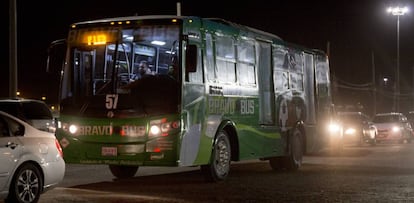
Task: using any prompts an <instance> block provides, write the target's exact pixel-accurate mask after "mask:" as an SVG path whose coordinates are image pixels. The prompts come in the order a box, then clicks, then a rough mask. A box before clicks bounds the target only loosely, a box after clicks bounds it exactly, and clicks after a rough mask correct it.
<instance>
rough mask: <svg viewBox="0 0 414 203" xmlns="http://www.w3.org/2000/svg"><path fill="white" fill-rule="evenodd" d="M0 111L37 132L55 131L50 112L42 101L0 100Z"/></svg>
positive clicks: (53, 120)
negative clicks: (18, 119) (25, 123)
mask: <svg viewBox="0 0 414 203" xmlns="http://www.w3.org/2000/svg"><path fill="white" fill-rule="evenodd" d="M0 111H4V112H7V113H9V114H11V115H13V116H15V117H17V118H20V119H21V120H23V121H25V122H27V123H29V124H30V125H32V126H34V127H35V128H37V129H39V130H43V131H47V132H55V131H56V124H55V119H54V117H53V114H52V111H51V110H50V108H49V107H48V106H47V104H46V103H44V102H43V101H40V100H35V99H0Z"/></svg>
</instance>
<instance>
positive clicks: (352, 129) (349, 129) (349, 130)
mask: <svg viewBox="0 0 414 203" xmlns="http://www.w3.org/2000/svg"><path fill="white" fill-rule="evenodd" d="M355 132H356V130H355V129H354V128H347V129H346V130H345V134H347V135H353V134H355Z"/></svg>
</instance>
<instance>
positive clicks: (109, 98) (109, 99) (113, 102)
mask: <svg viewBox="0 0 414 203" xmlns="http://www.w3.org/2000/svg"><path fill="white" fill-rule="evenodd" d="M117 105H118V95H117V94H107V95H106V101H105V107H106V109H116V106H117Z"/></svg>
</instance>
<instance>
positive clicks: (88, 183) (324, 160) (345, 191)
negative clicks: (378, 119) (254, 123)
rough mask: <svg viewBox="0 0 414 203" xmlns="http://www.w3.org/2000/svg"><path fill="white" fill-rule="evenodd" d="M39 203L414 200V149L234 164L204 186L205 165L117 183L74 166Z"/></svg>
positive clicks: (153, 170)
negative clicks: (281, 164)
mask: <svg viewBox="0 0 414 203" xmlns="http://www.w3.org/2000/svg"><path fill="white" fill-rule="evenodd" d="M39 202H41V203H53V202H56V203H66V202H111V203H121V202H127V203H131V202H414V143H410V144H379V145H377V146H374V147H370V146H362V147H346V148H345V149H344V151H343V152H342V153H341V154H331V153H330V152H329V151H325V152H322V153H319V154H314V155H309V156H305V157H304V163H303V165H302V167H301V168H300V169H299V171H297V172H293V173H291V172H275V171H272V170H271V168H270V166H269V164H268V162H262V161H249V162H242V163H235V164H233V165H232V168H231V173H230V176H229V178H228V179H227V180H226V181H225V182H221V183H206V182H204V179H203V177H202V175H201V173H200V172H199V170H198V167H192V168H159V167H146V168H140V169H139V171H138V173H137V175H136V177H134V178H132V179H129V180H117V179H114V177H113V176H112V175H111V173H110V172H109V169H108V167H107V166H100V165H72V164H68V165H67V169H66V175H65V178H64V181H63V182H62V183H61V184H60V185H59V186H58V187H57V188H55V189H53V190H50V191H48V192H46V193H44V194H43V195H42V196H41V198H40V201H39Z"/></svg>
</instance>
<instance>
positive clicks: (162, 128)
mask: <svg viewBox="0 0 414 203" xmlns="http://www.w3.org/2000/svg"><path fill="white" fill-rule="evenodd" d="M179 127H180V122H179V121H172V122H168V121H167V119H166V118H163V119H159V120H153V121H151V122H150V129H149V134H148V137H159V136H168V134H169V132H170V131H171V130H172V129H177V128H179Z"/></svg>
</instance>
